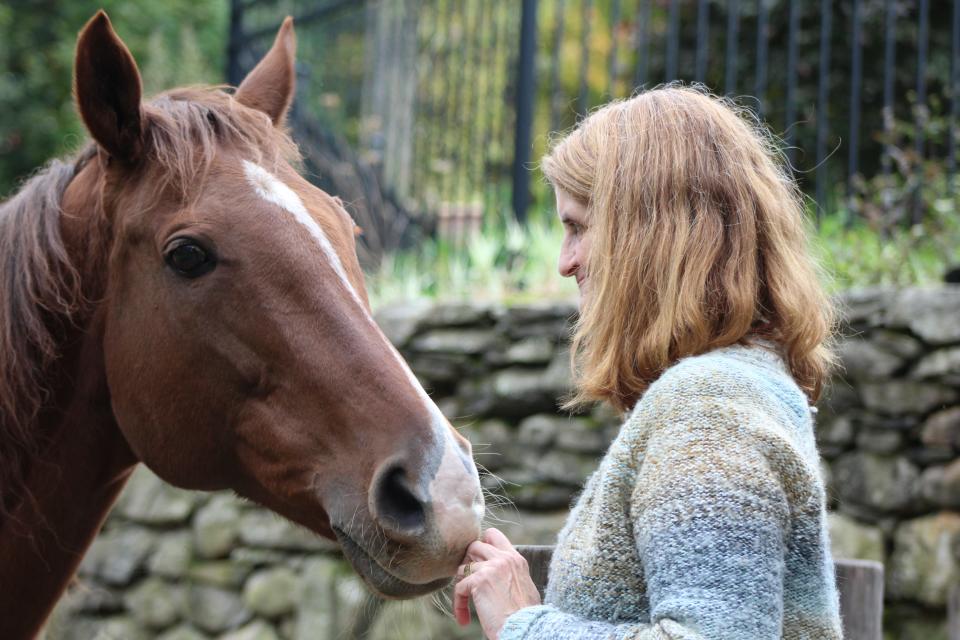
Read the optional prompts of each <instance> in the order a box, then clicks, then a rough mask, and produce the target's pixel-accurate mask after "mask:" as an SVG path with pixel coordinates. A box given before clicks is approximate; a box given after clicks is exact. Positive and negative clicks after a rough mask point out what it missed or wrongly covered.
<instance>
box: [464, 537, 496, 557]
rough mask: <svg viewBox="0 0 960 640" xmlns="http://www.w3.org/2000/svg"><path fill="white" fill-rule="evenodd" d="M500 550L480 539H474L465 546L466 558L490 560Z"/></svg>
mask: <svg viewBox="0 0 960 640" xmlns="http://www.w3.org/2000/svg"><path fill="white" fill-rule="evenodd" d="M499 552H500V549H497V548H496V547H494V546H493V545H491V544H487V543H486V542H483V541H481V540H474V541H473V542H471V543H470V546H469V547H467V560H492V559H493V558H494V557H496V555H497V554H498V553H499Z"/></svg>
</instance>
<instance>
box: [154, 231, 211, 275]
mask: <svg viewBox="0 0 960 640" xmlns="http://www.w3.org/2000/svg"><path fill="white" fill-rule="evenodd" d="M166 262H167V264H168V265H169V266H170V268H171V269H173V270H174V271H175V272H177V275H180V276H183V277H184V278H198V277H200V276H202V275H203V274H205V273H209V272H211V271H213V268H214V267H215V266H216V265H217V261H216V259H215V258H214V255H213V252H211V251H208V250H207V249H204V248H203V247H202V246H200V245H199V244H197V243H196V242H195V241H193V240H183V241H180V242H178V243H177V244H175V245H174V246H173V247H172V248H171V249H170V250H169V251H167V255H166Z"/></svg>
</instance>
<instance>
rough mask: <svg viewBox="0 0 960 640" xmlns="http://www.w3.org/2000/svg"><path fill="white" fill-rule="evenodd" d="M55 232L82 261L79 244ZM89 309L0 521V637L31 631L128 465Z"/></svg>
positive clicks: (70, 340)
mask: <svg viewBox="0 0 960 640" xmlns="http://www.w3.org/2000/svg"><path fill="white" fill-rule="evenodd" d="M67 212H68V213H71V212H70V210H69V209H68V210H67ZM82 213H84V212H81V214H82ZM73 220H76V218H73ZM91 224H92V223H91ZM76 237H79V236H76ZM65 240H66V241H67V243H68V249H69V250H70V251H71V253H73V252H74V251H77V252H78V253H77V257H78V258H79V260H80V261H81V262H83V263H88V262H89V256H88V255H87V254H88V252H89V249H87V248H85V247H83V246H82V245H77V244H75V245H74V246H73V247H71V246H70V244H71V243H70V240H69V237H68V236H67V234H66V233H65ZM81 252H82V255H81ZM95 288H99V285H97V286H96V287H95ZM85 294H88V295H89V296H91V297H94V296H97V294H100V295H102V291H99V292H98V291H89V292H86V291H85ZM99 317H100V316H99V314H98V312H97V311H96V309H92V310H90V312H89V314H87V315H86V317H85V318H84V319H83V321H82V326H79V327H74V328H72V329H70V330H69V332H68V335H67V336H65V340H64V342H63V344H62V345H61V354H62V357H61V358H60V360H59V364H58V366H57V367H56V369H57V370H56V371H54V372H52V373H53V375H52V376H51V377H50V380H51V384H50V391H51V402H50V403H49V406H48V408H47V409H45V410H44V411H42V412H41V414H40V416H39V417H38V420H37V424H35V425H34V426H35V428H37V429H38V430H39V431H40V432H41V433H42V434H43V439H42V445H41V447H42V448H41V453H40V455H39V456H38V457H37V458H36V459H34V460H31V461H30V462H29V463H28V467H27V476H26V487H25V489H26V491H24V492H23V497H22V498H21V499H19V501H18V502H17V503H16V504H15V506H14V508H13V511H12V512H11V513H10V514H9V515H8V516H7V517H6V518H3V519H0V638H14V639H19V638H31V637H33V636H34V635H35V634H36V633H37V632H38V631H39V630H40V628H41V627H42V625H43V623H44V621H45V620H46V618H47V616H48V614H49V612H50V610H51V609H52V607H53V605H54V604H56V602H57V599H58V598H59V597H60V595H61V594H62V593H63V591H64V589H65V588H66V586H67V584H68V583H69V581H70V578H71V577H72V576H73V574H74V572H75V571H76V569H77V566H78V564H79V563H80V559H81V558H82V557H83V554H84V552H85V551H86V549H87V547H89V545H90V543H91V542H92V541H93V538H94V536H95V535H96V533H97V531H98V530H99V529H100V526H101V525H102V524H103V521H104V519H105V518H106V515H107V513H108V512H109V510H110V507H111V506H112V505H113V502H114V501H115V500H116V497H117V494H118V493H119V492H120V489H121V488H122V487H123V485H124V483H125V482H126V479H127V477H128V476H129V474H130V472H131V471H132V469H133V467H134V465H135V464H136V459H135V457H134V455H133V453H132V452H131V451H130V448H129V446H128V445H127V443H126V441H125V440H124V438H123V436H122V435H121V433H120V431H119V429H118V427H117V425H116V422H115V420H114V417H113V414H112V411H111V408H110V396H109V390H108V387H107V383H106V374H105V371H104V367H103V349H102V330H101V327H102V322H101V321H100V319H99Z"/></svg>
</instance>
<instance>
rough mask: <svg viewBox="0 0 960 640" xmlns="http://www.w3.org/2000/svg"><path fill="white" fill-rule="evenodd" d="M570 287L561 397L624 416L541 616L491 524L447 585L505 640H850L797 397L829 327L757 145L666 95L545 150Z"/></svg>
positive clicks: (804, 392) (814, 383) (787, 183)
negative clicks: (573, 311)
mask: <svg viewBox="0 0 960 640" xmlns="http://www.w3.org/2000/svg"><path fill="white" fill-rule="evenodd" d="M543 171H544V173H545V174H546V176H547V178H548V180H549V181H550V183H551V184H552V185H553V187H554V190H555V192H556V199H557V212H558V214H559V216H560V219H561V221H562V222H563V225H564V228H565V235H564V241H563V247H562V249H561V255H560V265H559V266H560V273H561V275H563V276H567V277H574V278H576V280H577V284H578V285H579V288H580V298H581V302H580V306H581V310H580V319H579V321H578V323H577V326H576V330H575V334H574V338H573V356H574V363H575V371H576V377H575V382H576V391H575V395H574V397H573V398H572V400H571V402H570V406H571V407H573V406H580V405H583V404H585V403H590V402H595V401H606V402H609V403H610V404H612V405H613V406H614V407H616V408H617V409H619V410H620V411H622V412H624V413H626V420H625V422H624V423H623V426H622V427H621V429H620V432H619V434H618V436H617V438H616V439H615V440H614V442H613V444H612V445H611V446H610V449H609V451H608V452H607V454H606V455H605V457H604V458H603V460H602V461H601V463H600V466H599V469H598V470H597V472H596V473H595V474H594V475H593V477H592V478H591V479H590V480H589V481H588V482H587V485H586V487H585V489H584V491H583V494H582V495H581V496H580V498H579V501H578V503H577V504H576V506H575V507H574V509H573V511H572V512H571V514H570V517H569V520H568V521H567V524H566V526H565V527H564V528H563V530H562V531H561V533H560V536H559V541H558V544H557V548H556V551H555V553H554V556H553V561H552V564H551V567H550V576H549V583H548V588H547V593H546V604H544V605H541V604H540V602H539V597H538V595H537V591H536V589H535V588H534V586H533V583H532V582H531V580H530V577H529V575H528V573H527V570H526V564H525V562H524V561H523V558H522V557H520V556H519V554H517V553H516V551H515V550H514V549H513V546H512V545H511V544H510V542H509V541H508V540H507V539H506V537H505V536H504V535H503V534H502V533H500V532H498V531H496V530H489V531H487V532H486V533H485V534H484V538H483V540H482V541H478V542H475V543H474V544H473V545H471V546H470V548H469V549H468V552H467V557H466V559H465V564H464V565H463V566H462V567H461V570H460V574H459V576H458V580H459V581H458V583H457V586H456V589H455V612H456V615H457V617H458V620H460V622H461V623H466V622H468V621H469V616H470V614H469V609H468V608H467V604H468V600H469V599H472V600H473V602H474V607H475V609H476V612H477V616H478V617H479V619H480V622H481V624H482V626H483V629H484V632H485V633H486V635H487V636H488V637H490V638H499V639H500V640H517V639H521V638H523V639H528V640H532V639H537V638H549V639H550V640H564V639H567V638H577V639H592V638H597V639H599V638H604V639H608V638H609V639H614V638H632V639H646V638H672V639H679V638H684V639H685V638H705V639H710V640H714V639H718V638H724V639H725V638H729V639H737V640H743V639H753V638H817V639H829V638H840V637H841V636H842V632H841V626H840V618H839V612H838V609H839V606H838V597H837V592H836V587H835V584H834V573H833V562H832V559H831V557H830V549H829V540H828V534H827V529H826V511H825V500H824V488H823V482H822V480H821V478H820V472H819V458H818V454H817V451H816V445H815V442H814V436H813V423H812V416H811V413H812V411H813V409H811V408H810V406H809V403H811V402H813V401H815V400H816V399H817V397H818V396H819V394H820V390H821V387H822V384H823V381H824V377H825V375H826V373H827V370H828V368H829V365H830V362H831V355H830V353H829V350H828V349H827V348H826V346H825V342H826V341H827V340H828V339H829V336H830V331H831V327H832V324H833V314H832V310H831V306H830V303H829V300H828V298H827V296H826V295H825V294H824V292H823V291H822V290H821V288H820V285H819V284H818V278H817V270H816V267H815V264H814V261H813V260H812V259H811V257H810V254H809V253H808V248H807V239H806V234H805V231H804V224H803V207H802V201H801V196H800V194H799V192H798V191H797V188H796V186H795V184H794V183H793V182H792V181H791V179H790V178H789V177H788V175H787V173H786V172H785V170H784V168H783V166H782V165H781V164H780V163H779V162H778V156H777V154H776V152H775V150H774V146H773V145H772V144H771V141H770V139H769V138H768V137H767V135H766V134H765V133H763V131H762V130H761V129H760V128H759V127H758V126H756V125H755V124H754V123H752V122H750V121H749V120H748V119H747V118H744V117H742V116H741V115H739V114H738V112H737V111H736V110H735V109H734V108H732V107H731V106H730V105H728V104H727V103H725V102H723V101H722V100H720V99H717V98H715V97H712V96H710V95H707V94H706V93H704V92H701V91H698V90H696V89H690V88H682V87H676V86H670V87H666V88H661V89H657V90H653V91H649V92H646V93H643V94H641V95H638V96H636V97H634V98H632V99H630V100H626V101H622V102H614V103H611V104H609V105H607V106H606V107H604V108H603V109H601V110H599V111H597V112H595V113H594V114H593V115H591V116H590V117H589V118H587V119H586V120H584V121H583V122H582V123H581V124H580V125H579V126H578V127H577V129H576V130H574V131H573V132H572V133H571V134H570V135H569V136H568V137H566V138H565V139H563V140H561V141H560V142H559V143H558V144H557V145H556V146H555V147H554V148H553V150H552V151H551V152H550V153H549V154H548V155H547V156H546V157H545V158H544V159H543Z"/></svg>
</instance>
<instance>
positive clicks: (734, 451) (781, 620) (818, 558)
mask: <svg viewBox="0 0 960 640" xmlns="http://www.w3.org/2000/svg"><path fill="white" fill-rule="evenodd" d="M544 601H545V604H544V605H540V606H536V607H527V608H524V609H521V610H519V611H517V612H516V613H514V614H513V615H511V616H510V617H509V618H508V619H507V621H506V623H505V625H504V627H503V629H502V631H501V632H500V636H499V637H500V640H521V639H523V640H535V639H540V638H544V639H549V640H567V639H574V638H576V639H578V640H592V639H597V640H599V639H601V638H602V639H604V640H619V639H626V638H630V639H634V640H647V639H651V640H652V639H658V640H659V639H667V638H670V639H672V640H680V639H683V640H686V639H693V638H698V639H700V638H702V639H705V640H726V639H730V640H734V639H736V640H752V639H767V638H789V639H791V640H793V639H798V640H799V639H808V638H809V639H817V640H825V639H827V640H829V639H834V638H841V637H842V631H841V625H840V616H839V602H838V596H837V590H836V584H835V580H834V570H833V561H832V559H831V556H830V545H829V538H828V533H827V525H826V507H825V499H824V488H823V482H822V480H821V477H820V466H819V455H818V453H817V449H816V444H815V441H814V436H813V420H812V416H811V411H810V408H809V407H808V404H807V399H806V396H805V395H804V394H803V393H802V392H801V391H800V389H799V388H798V387H797V385H796V383H795V382H794V381H793V379H792V378H791V376H790V374H789V372H788V370H787V369H786V367H785V365H784V363H783V361H782V360H781V358H780V357H779V356H778V355H776V354H775V353H774V352H773V351H772V350H770V349H767V348H764V347H761V346H751V347H744V346H734V347H728V348H724V349H718V350H716V351H712V352H710V353H707V354H704V355H700V356H695V357H690V358H685V359H683V360H681V361H680V362H678V363H677V364H676V365H674V366H673V367H671V368H670V369H668V370H667V371H666V372H665V373H664V374H663V375H662V376H661V377H660V379H659V380H658V381H657V382H655V383H654V384H653V385H651V386H650V388H649V389H648V390H647V392H646V393H645V394H644V395H643V397H642V398H641V399H640V401H639V402H638V403H637V405H636V406H635V407H634V409H633V411H632V412H631V413H630V415H629V417H628V418H627V420H626V422H625V423H624V425H623V427H622V428H621V429H620V433H619V434H618V436H617V438H616V439H615V440H614V442H613V443H612V444H611V446H610V449H609V450H608V452H607V454H606V455H605V456H604V458H603V460H602V461H601V463H600V466H599V468H598V470H597V471H596V473H594V474H593V476H592V477H591V478H590V479H589V480H588V481H587V484H586V487H585V488H584V491H583V493H582V494H581V496H580V498H579V500H578V501H577V504H576V506H575V507H574V509H573V511H572V512H571V514H570V517H569V519H568V521H567V523H566V525H565V526H564V528H563V530H562V531H561V532H560V536H559V540H558V544H557V547H556V551H555V552H554V555H553V560H552V562H551V565H550V570H549V580H548V584H547V592H546V597H545V599H544Z"/></svg>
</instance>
